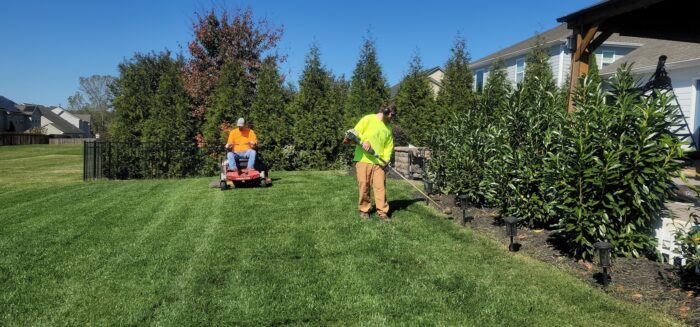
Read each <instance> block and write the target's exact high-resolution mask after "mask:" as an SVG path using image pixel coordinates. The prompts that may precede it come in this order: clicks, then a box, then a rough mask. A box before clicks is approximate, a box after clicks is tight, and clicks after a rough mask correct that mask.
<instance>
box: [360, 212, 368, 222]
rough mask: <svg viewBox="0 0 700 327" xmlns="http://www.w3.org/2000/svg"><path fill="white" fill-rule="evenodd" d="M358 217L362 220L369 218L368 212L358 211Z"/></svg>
mask: <svg viewBox="0 0 700 327" xmlns="http://www.w3.org/2000/svg"><path fill="white" fill-rule="evenodd" d="M360 219H361V220H363V221H365V220H369V213H367V212H362V211H360Z"/></svg>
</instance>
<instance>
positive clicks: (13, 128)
mask: <svg viewBox="0 0 700 327" xmlns="http://www.w3.org/2000/svg"><path fill="white" fill-rule="evenodd" d="M0 112H1V113H0V132H7V133H22V132H24V131H25V130H27V129H29V128H31V127H32V119H31V118H32V117H31V114H26V113H24V112H23V111H22V110H20V109H19V108H18V107H17V104H16V103H15V102H14V101H12V100H10V99H8V98H6V97H3V96H0Z"/></svg>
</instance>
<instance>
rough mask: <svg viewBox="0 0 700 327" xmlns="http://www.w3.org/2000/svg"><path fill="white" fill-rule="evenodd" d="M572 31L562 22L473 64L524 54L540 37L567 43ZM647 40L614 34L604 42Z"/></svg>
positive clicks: (638, 42) (632, 43)
mask: <svg viewBox="0 0 700 327" xmlns="http://www.w3.org/2000/svg"><path fill="white" fill-rule="evenodd" d="M571 33H572V32H571V30H570V29H568V28H567V27H566V24H560V25H558V26H556V27H554V28H552V29H549V30H547V31H544V32H542V33H540V34H539V35H534V36H532V37H530V38H527V39H525V40H524V41H521V42H518V43H516V44H514V45H512V46H509V47H507V48H504V49H501V50H499V51H497V52H494V53H492V54H490V55H488V56H486V57H483V58H481V59H479V60H476V61H474V62H472V64H471V66H472V67H474V68H476V67H481V66H485V65H487V64H490V63H491V62H492V61H494V60H496V59H498V58H503V59H508V58H512V57H515V56H520V55H524V54H525V53H527V52H528V51H529V50H530V49H532V48H533V47H534V46H535V44H536V42H537V38H538V37H540V38H541V39H542V42H544V44H545V45H546V46H552V45H554V44H561V43H565V42H566V38H567V37H568V36H570V35H571ZM647 40H648V39H643V38H638V37H630V36H620V35H619V34H613V35H611V36H610V37H609V38H608V40H607V41H605V43H604V44H608V45H621V46H634V47H638V46H641V45H642V44H643V43H644V42H645V41H647Z"/></svg>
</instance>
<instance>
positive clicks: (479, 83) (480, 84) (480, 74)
mask: <svg viewBox="0 0 700 327" xmlns="http://www.w3.org/2000/svg"><path fill="white" fill-rule="evenodd" d="M475 87H476V91H477V92H481V91H482V90H483V89H484V70H483V69H482V70H478V71H476V85H475Z"/></svg>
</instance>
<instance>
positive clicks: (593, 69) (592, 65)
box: [588, 53, 602, 84]
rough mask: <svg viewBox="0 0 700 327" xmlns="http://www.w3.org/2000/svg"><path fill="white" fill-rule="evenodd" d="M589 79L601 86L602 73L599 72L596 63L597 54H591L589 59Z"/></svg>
mask: <svg viewBox="0 0 700 327" xmlns="http://www.w3.org/2000/svg"><path fill="white" fill-rule="evenodd" d="M588 79H590V80H591V81H592V82H593V83H596V84H601V83H602V79H601V78H600V72H599V71H598V63H597V62H596V58H595V53H591V56H590V57H588Z"/></svg>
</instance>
